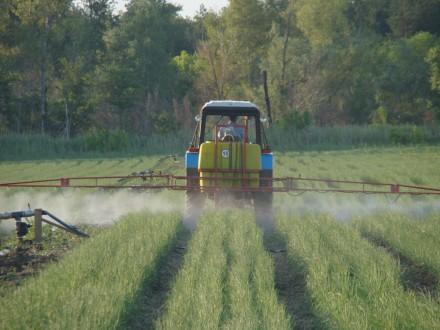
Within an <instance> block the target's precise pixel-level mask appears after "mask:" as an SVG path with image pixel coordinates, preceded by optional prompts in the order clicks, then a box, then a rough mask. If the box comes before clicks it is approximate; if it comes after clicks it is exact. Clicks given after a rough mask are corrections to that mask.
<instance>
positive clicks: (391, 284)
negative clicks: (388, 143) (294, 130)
mask: <svg viewBox="0 0 440 330" xmlns="http://www.w3.org/2000/svg"><path fill="white" fill-rule="evenodd" d="M275 157H276V161H275V164H274V165H275V176H279V177H281V176H298V175H301V176H303V177H314V178H334V179H347V180H364V181H370V182H390V183H395V182H398V183H401V184H410V185H412V184H414V185H426V186H432V187H440V171H439V168H440V147H433V146H431V147H393V148H365V149H354V150H345V151H328V152H317V151H313V152H295V151H292V152H285V153H279V154H276V156H275ZM180 158H181V157H177V158H176V159H174V157H162V156H137V157H132V158H111V159H105V158H103V159H79V160H77V159H70V160H52V161H22V162H15V161H5V162H0V182H6V181H9V182H11V181H14V180H17V181H18V180H30V179H44V178H53V177H63V176H81V175H90V176H93V175H127V174H131V173H134V172H139V171H144V170H148V169H153V170H156V171H159V170H161V171H163V172H172V173H176V174H183V164H182V160H181V159H180ZM28 203H29V204H31V206H32V207H42V208H44V209H47V210H51V211H52V212H53V213H55V214H57V215H59V216H60V217H62V218H63V219H65V220H66V221H68V222H69V221H71V222H74V223H75V224H79V225H81V226H86V227H84V228H85V230H88V231H89V233H90V234H91V237H90V238H88V239H81V241H80V242H77V243H75V244H73V245H72V246H70V247H69V248H68V249H67V250H68V251H67V252H63V254H62V256H60V257H59V258H58V259H57V260H58V261H57V262H48V263H46V264H45V265H44V266H42V267H41V269H38V271H36V272H35V273H33V274H32V275H29V276H26V277H24V278H23V279H21V280H20V281H18V282H17V283H16V285H15V284H14V286H8V287H7V289H2V283H1V282H2V281H3V282H6V281H7V280H8V278H10V277H11V276H13V275H14V274H10V273H8V274H3V273H2V274H0V329H29V328H33V329H145V328H147V329H148V328H156V329H219V328H221V329H438V328H440V239H439V237H440V226H439V224H440V199H439V198H438V197H403V196H402V197H400V198H399V199H397V200H396V199H395V198H391V197H388V196H382V197H378V196H372V195H345V194H340V195H337V194H318V193H305V194H301V195H298V194H282V193H280V194H278V195H276V197H275V210H276V212H275V228H274V231H273V232H263V231H262V230H261V229H260V228H259V227H258V226H257V225H256V224H255V221H254V216H253V212H251V210H250V209H246V208H244V209H240V210H238V209H229V208H226V207H225V208H222V207H218V208H215V209H214V208H213V207H212V205H210V204H208V205H207V206H206V208H205V210H204V212H203V214H202V217H201V219H200V222H199V224H198V226H197V228H196V230H195V231H193V232H189V231H187V230H186V229H184V228H183V226H182V224H181V218H182V210H183V205H184V196H183V194H182V193H179V192H165V191H163V192H156V193H150V192H149V193H146V192H134V191H124V192H107V191H83V190H81V191H79V190H71V191H69V190H66V191H64V190H60V189H57V190H53V191H50V190H47V189H46V190H44V189H36V190H26V191H24V190H22V189H18V190H13V189H8V190H3V191H2V190H0V212H2V211H13V210H19V209H25V208H27V204H28ZM3 231H4V233H3V234H1V235H0V250H2V249H3V248H5V246H6V245H9V246H10V245H11V244H12V243H11V235H12V234H11V233H10V231H9V229H8V228H6V227H3ZM45 233H46V234H48V235H54V233H51V232H50V231H48V230H46V231H45ZM55 233H58V232H57V231H56V232H55ZM58 234H59V233H58ZM59 235H61V234H59ZM62 235H63V237H64V238H63V239H65V240H69V241H70V240H73V239H74V238H72V237H71V235H69V234H62ZM45 244H46V245H45V247H44V249H43V251H39V252H38V253H40V254H44V253H45V252H44V251H46V248H47V249H50V247H49V246H48V244H49V243H48V242H46V241H45ZM0 260H1V257H0ZM0 269H1V267H0Z"/></svg>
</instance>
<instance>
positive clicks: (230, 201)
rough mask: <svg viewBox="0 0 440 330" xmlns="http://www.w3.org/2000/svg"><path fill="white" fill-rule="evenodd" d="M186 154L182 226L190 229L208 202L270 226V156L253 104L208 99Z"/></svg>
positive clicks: (261, 121)
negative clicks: (246, 212) (243, 211)
mask: <svg viewBox="0 0 440 330" xmlns="http://www.w3.org/2000/svg"><path fill="white" fill-rule="evenodd" d="M195 119H196V122H197V125H196V128H195V131H194V135H193V139H192V142H191V145H190V147H189V148H188V150H187V151H186V155H185V168H186V183H187V189H186V207H185V215H184V225H185V226H186V227H188V228H191V229H193V228H194V227H195V226H196V225H197V221H198V219H199V217H200V214H201V212H202V210H203V207H204V204H205V201H206V199H211V200H213V201H214V203H215V205H216V207H230V206H235V207H242V206H245V205H250V206H252V207H253V208H254V210H255V216H256V221H257V223H258V224H259V225H260V226H261V227H263V228H264V229H267V230H269V229H270V228H271V227H272V223H273V219H272V218H273V216H272V201H273V192H272V189H271V187H272V177H273V153H272V151H271V149H270V147H269V145H268V144H267V139H266V135H265V134H264V126H263V123H264V122H265V119H264V118H262V117H261V114H260V111H259V110H258V108H257V106H256V105H255V104H253V103H251V102H248V101H210V102H207V103H206V104H205V105H204V106H203V107H202V109H201V111H200V113H199V114H198V115H197V116H196V118H195Z"/></svg>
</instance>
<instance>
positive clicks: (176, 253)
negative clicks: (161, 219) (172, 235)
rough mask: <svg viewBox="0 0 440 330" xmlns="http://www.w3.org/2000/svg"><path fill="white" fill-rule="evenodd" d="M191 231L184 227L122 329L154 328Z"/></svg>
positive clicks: (185, 249)
mask: <svg viewBox="0 0 440 330" xmlns="http://www.w3.org/2000/svg"><path fill="white" fill-rule="evenodd" d="M190 238H191V233H190V232H189V231H188V230H186V229H182V230H181V231H180V232H179V234H178V238H177V240H176V242H175V243H174V245H173V246H172V247H171V249H170V251H169V253H168V254H167V255H166V256H165V257H164V258H163V259H162V260H161V262H160V264H159V265H158V268H157V273H156V275H155V277H154V279H153V280H152V281H151V280H150V281H146V283H145V287H144V288H143V289H142V290H141V293H140V295H139V296H138V297H137V298H136V301H135V304H134V305H135V306H134V307H133V308H132V309H131V310H130V311H128V313H127V314H126V316H125V317H123V320H122V322H121V324H120V326H119V328H120V329H153V328H154V326H155V322H156V320H158V319H159V318H160V316H161V315H162V313H163V311H164V307H165V302H166V300H167V298H168V295H169V293H170V290H171V287H172V284H173V280H174V278H175V276H176V274H177V272H178V271H179V269H180V266H181V265H182V263H183V259H184V255H185V253H186V251H187V245H188V241H189V240H190Z"/></svg>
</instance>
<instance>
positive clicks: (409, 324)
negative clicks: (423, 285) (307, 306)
mask: <svg viewBox="0 0 440 330" xmlns="http://www.w3.org/2000/svg"><path fill="white" fill-rule="evenodd" d="M278 230H279V231H280V232H281V233H283V235H284V236H285V241H286V242H287V249H288V256H289V259H290V262H292V263H296V264H298V265H300V267H302V268H303V271H304V272H306V273H307V290H308V292H309V294H310V296H311V299H312V304H313V307H314V312H315V313H316V314H317V315H318V317H319V319H320V320H322V322H323V326H324V325H325V326H326V327H330V328H333V329H377V328H381V329H434V328H437V327H438V325H439V324H440V306H439V305H438V303H437V302H436V301H433V300H431V299H430V298H429V297H426V296H420V295H416V294H415V293H413V292H407V291H405V290H404V288H403V287H402V285H401V283H400V270H399V266H398V264H397V263H396V262H395V261H394V260H393V258H392V257H391V256H390V255H389V254H388V253H386V252H385V251H383V250H381V249H377V248H375V247H374V246H372V245H371V244H369V243H368V241H366V240H365V239H363V238H362V237H361V236H360V234H359V233H358V232H357V231H356V230H355V229H353V228H351V227H350V226H346V225H344V224H341V223H338V222H336V221H335V220H334V219H332V218H331V217H328V216H325V215H321V216H318V215H309V216H303V217H295V216H288V215H283V216H280V218H279V223H278Z"/></svg>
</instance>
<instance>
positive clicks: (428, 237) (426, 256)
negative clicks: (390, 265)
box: [355, 213, 440, 291]
mask: <svg viewBox="0 0 440 330" xmlns="http://www.w3.org/2000/svg"><path fill="white" fill-rule="evenodd" d="M439 224H440V223H439V219H438V215H433V216H429V217H427V218H424V219H422V220H414V219H411V218H409V217H407V216H405V215H399V214H392V213H390V214H386V215H384V216H381V217H367V218H362V219H359V220H358V221H356V223H355V225H356V227H357V228H359V230H360V231H361V232H362V233H364V234H365V235H367V236H371V237H373V238H375V239H378V240H380V241H383V242H385V243H386V244H388V245H390V246H391V247H392V248H393V249H394V250H395V251H397V252H399V253H400V254H402V255H404V256H406V257H407V258H409V259H410V260H411V261H412V262H414V263H416V264H418V265H422V266H424V267H425V268H426V269H428V270H429V271H430V272H432V273H433V274H435V276H436V278H437V280H438V284H437V287H438V290H439V291H440V249H439V247H440V244H439V237H440V226H439Z"/></svg>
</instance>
